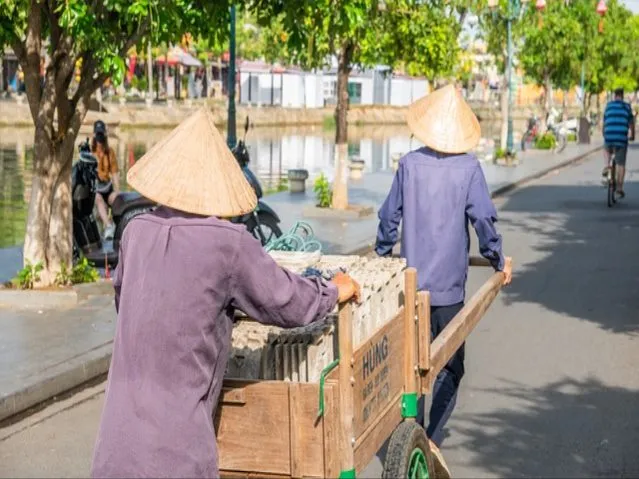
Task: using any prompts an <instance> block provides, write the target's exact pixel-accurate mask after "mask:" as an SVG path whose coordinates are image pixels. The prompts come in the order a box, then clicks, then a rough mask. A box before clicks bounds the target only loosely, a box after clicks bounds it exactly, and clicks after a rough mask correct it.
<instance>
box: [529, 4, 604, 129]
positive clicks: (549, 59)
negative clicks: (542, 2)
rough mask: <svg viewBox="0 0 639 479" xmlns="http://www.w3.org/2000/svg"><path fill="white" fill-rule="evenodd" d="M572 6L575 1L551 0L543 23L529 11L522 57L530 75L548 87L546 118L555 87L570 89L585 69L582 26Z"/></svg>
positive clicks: (546, 91) (532, 11)
mask: <svg viewBox="0 0 639 479" xmlns="http://www.w3.org/2000/svg"><path fill="white" fill-rule="evenodd" d="M572 8H573V4H572V3H569V4H566V3H565V2H548V4H547V7H546V9H545V10H544V11H543V13H542V15H543V17H542V23H538V22H537V12H535V11H534V10H529V11H528V12H527V13H526V18H525V21H526V23H525V26H524V37H525V41H524V44H523V46H522V48H521V54H520V60H521V64H522V66H523V68H524V71H525V72H526V75H527V76H528V77H529V78H530V79H532V80H533V81H534V82H535V83H536V84H537V85H539V86H541V87H543V89H544V96H545V102H544V118H545V116H546V114H547V113H548V111H549V110H550V106H551V102H552V87H553V86H556V87H558V88H562V89H565V90H567V89H570V87H572V86H573V85H575V84H576V79H577V78H578V77H579V72H580V71H581V62H580V61H579V55H578V42H577V41H576V39H578V38H579V37H580V36H581V25H580V24H579V21H578V19H577V18H576V17H575V15H574V14H573V13H572ZM592 8H593V11H594V7H592Z"/></svg>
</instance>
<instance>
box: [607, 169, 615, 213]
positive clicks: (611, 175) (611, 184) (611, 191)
mask: <svg viewBox="0 0 639 479" xmlns="http://www.w3.org/2000/svg"><path fill="white" fill-rule="evenodd" d="M616 173H617V172H616V168H615V161H614V158H613V160H612V164H611V166H610V168H609V169H608V208H612V205H614V204H615V203H616V200H615V189H616V187H617V180H616Z"/></svg>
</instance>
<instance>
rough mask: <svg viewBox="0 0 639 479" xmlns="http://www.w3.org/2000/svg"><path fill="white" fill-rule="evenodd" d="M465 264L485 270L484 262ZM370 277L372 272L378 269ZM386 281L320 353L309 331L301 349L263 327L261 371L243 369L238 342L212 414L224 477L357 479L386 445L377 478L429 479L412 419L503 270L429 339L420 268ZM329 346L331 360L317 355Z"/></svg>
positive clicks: (343, 310)
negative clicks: (265, 335) (265, 334)
mask: <svg viewBox="0 0 639 479" xmlns="http://www.w3.org/2000/svg"><path fill="white" fill-rule="evenodd" d="M335 258H339V257H333V259H335ZM342 258H353V257H342ZM378 260H381V261H384V260H383V259H378ZM386 261H391V260H386ZM394 261H397V260H394ZM509 261H510V260H509ZM380 264H381V263H380ZM470 264H471V266H489V264H488V262H487V261H485V260H483V259H480V258H471V261H470ZM396 269H397V268H396ZM373 270H374V276H378V273H379V271H380V269H379V265H377V266H374V267H373ZM349 272H350V271H349ZM351 274H353V275H354V276H356V275H355V274H354V273H351ZM380 274H381V273H380ZM386 277H387V280H386V283H385V284H383V285H382V286H381V287H380V285H379V284H373V285H372V287H370V288H368V291H369V293H370V294H368V300H367V298H366V297H365V295H364V296H363V298H364V301H363V304H362V305H354V304H351V303H348V304H344V305H342V306H340V308H339V311H338V312H337V314H336V318H335V319H334V322H333V326H331V327H330V328H329V329H330V331H331V334H329V335H328V336H327V333H326V327H324V330H323V333H322V334H323V335H324V336H323V339H324V343H326V344H324V346H322V347H323V348H324V349H322V347H319V349H318V347H315V346H317V342H315V343H313V341H312V340H311V341H309V340H308V337H310V336H312V334H310V335H309V334H308V332H307V333H305V336H304V337H306V338H307V340H306V343H305V344H302V343H299V342H298V343H295V341H293V340H292V339H290V338H291V336H279V334H280V333H283V331H284V330H280V331H278V332H276V333H273V328H271V329H269V333H268V337H269V338H270V339H269V340H267V341H265V342H264V343H262V344H263V345H264V344H266V346H263V347H261V348H260V351H259V354H260V356H259V359H257V360H256V361H257V362H259V363H260V365H259V370H260V371H259V372H257V373H256V372H255V371H253V372H252V373H247V371H250V370H251V367H249V366H250V365H249V364H248V362H247V361H248V358H249V355H250V354H246V353H247V351H248V350H249V349H250V348H246V347H241V348H238V347H236V345H235V342H234V348H235V349H236V350H235V352H236V353H237V352H238V351H240V353H238V354H235V356H232V361H231V362H232V363H233V364H235V365H237V364H238V361H240V362H242V361H243V362H244V363H242V364H244V366H246V367H244V369H242V368H239V369H237V368H236V369H235V371H233V370H232V368H231V370H227V378H226V379H225V381H224V385H223V390H222V394H221V397H220V401H219V404H218V408H217V413H216V417H215V427H216V433H217V441H218V450H219V464H220V474H221V475H222V477H343V478H347V477H356V474H357V473H360V472H361V471H362V470H363V469H364V468H365V467H366V466H367V465H368V464H369V463H370V461H371V460H372V459H373V457H374V456H375V455H376V453H377V452H378V451H379V450H380V448H381V447H382V446H383V444H384V443H385V442H386V441H387V440H388V438H390V441H389V444H388V449H387V453H386V459H385V463H384V473H383V474H384V477H388V478H391V477H392V478H395V477H411V478H413V477H415V478H427V477H435V475H434V469H433V461H432V457H431V453H430V450H429V445H428V440H427V437H426V434H425V432H424V429H423V428H422V427H421V426H420V425H419V424H418V423H417V422H416V421H415V418H416V416H417V404H418V398H419V396H420V395H424V394H428V393H429V392H430V391H431V387H432V385H433V382H434V380H435V378H436V376H437V374H438V373H439V371H440V370H441V369H442V368H443V367H444V365H445V364H446V363H447V362H448V360H449V359H450V358H451V357H452V355H453V354H454V352H455V351H456V350H457V349H458V348H459V347H460V346H461V344H462V343H463V342H464V340H465V339H466V337H467V336H468V335H469V334H470V332H471V331H472V329H473V328H474V327H475V325H476V324H477V323H478V322H479V320H480V319H481V318H482V316H483V315H484V313H485V312H486V310H487V309H488V308H489V306H490V305H491V303H492V302H493V300H494V299H495V297H496V296H497V294H498V293H499V291H500V289H501V287H502V284H503V280H504V275H503V273H495V274H493V275H492V276H491V277H490V279H488V280H487V281H486V282H485V283H484V284H483V286H482V287H481V288H480V289H479V291H477V292H476V293H475V294H474V295H473V296H472V297H471V299H470V300H469V301H468V302H467V303H466V305H465V306H464V308H463V309H462V310H461V311H460V313H459V314H458V315H457V316H456V317H455V318H454V319H453V320H452V321H451V323H450V324H449V325H448V326H447V327H446V328H445V329H444V331H442V333H441V334H440V335H439V336H438V337H437V338H435V340H434V341H432V342H431V340H430V339H431V338H430V296H429V293H428V292H426V291H424V292H418V291H417V288H416V285H417V273H416V271H415V270H414V269H412V268H408V269H406V268H405V265H404V266H401V268H400V270H399V274H394V275H393V274H392V273H391V275H390V279H388V277H389V276H388V274H387V275H386ZM356 279H359V280H360V281H364V283H366V278H361V277H360V278H356ZM384 287H385V288H386V289H384ZM364 289H366V288H364ZM382 290H384V291H386V293H384V294H382V292H383V291H382ZM389 291H390V294H389ZM395 296H397V299H396V298H395ZM389 298H390V301H389ZM367 301H368V302H369V303H370V304H369V305H368V306H366V305H365V303H366V302H367ZM384 301H385V302H386V304H383V303H384ZM393 305H394V307H393ZM380 311H382V313H380ZM375 316H377V317H376V318H375ZM385 318H388V319H385ZM252 324H254V325H256V324H257V323H252ZM367 327H368V329H367ZM275 329H277V328H275ZM369 333H370V334H369ZM274 337H277V339H275V340H273V338H274ZM282 337H284V339H282ZM296 337H297V338H299V335H298V336H296ZM286 338H288V339H286ZM327 338H329V340H327ZM234 341H235V340H234ZM354 344H355V347H354ZM327 346H328V347H331V346H332V347H333V348H334V350H335V355H334V356H330V355H329V356H327V355H326V354H324V355H322V354H320V353H322V352H323V353H326V351H327V348H326V347H327ZM318 351H319V353H318ZM249 353H250V351H249ZM238 358H239V359H238ZM322 361H323V362H322ZM254 362H255V361H254ZM311 363H315V364H316V365H315V367H314V366H313V364H311ZM318 364H319V365H320V366H321V370H320V369H318V367H317V365H318ZM253 369H255V368H253ZM318 371H319V375H318V374H317V372H318ZM229 376H231V377H238V376H244V377H243V378H230V377H229ZM247 376H248V377H253V378H254V379H246V377H247ZM255 378H257V379H255ZM265 378H266V379H265Z"/></svg>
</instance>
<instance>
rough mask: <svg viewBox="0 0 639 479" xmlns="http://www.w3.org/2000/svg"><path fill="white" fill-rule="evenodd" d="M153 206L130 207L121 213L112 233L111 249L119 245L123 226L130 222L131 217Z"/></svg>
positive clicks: (150, 209) (146, 211)
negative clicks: (120, 217)
mask: <svg viewBox="0 0 639 479" xmlns="http://www.w3.org/2000/svg"><path fill="white" fill-rule="evenodd" d="M154 209H155V206H153V207H148V206H147V207H144V208H132V209H130V210H128V211H127V212H126V213H124V214H123V215H122V219H121V220H120V222H119V223H118V225H117V226H116V228H115V234H114V235H113V249H115V250H116V252H117V249H116V248H118V247H119V246H120V241H121V240H122V235H123V234H124V228H126V226H127V225H128V224H129V223H130V222H131V220H132V219H133V218H135V217H136V216H139V215H142V214H144V213H148V212H149V211H153V210H154ZM116 243H117V244H116Z"/></svg>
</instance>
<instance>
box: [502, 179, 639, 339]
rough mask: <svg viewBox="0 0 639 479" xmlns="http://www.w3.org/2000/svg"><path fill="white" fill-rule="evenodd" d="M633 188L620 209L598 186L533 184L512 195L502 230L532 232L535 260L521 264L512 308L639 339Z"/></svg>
mask: <svg viewBox="0 0 639 479" xmlns="http://www.w3.org/2000/svg"><path fill="white" fill-rule="evenodd" d="M631 173H633V174H634V175H637V176H639V170H634V171H632V172H631ZM584 183H585V182H584ZM625 190H626V194H627V196H626V198H625V199H624V200H623V201H622V202H621V203H619V204H618V205H616V206H615V207H613V208H608V207H607V205H606V192H605V189H604V188H603V187H601V186H595V185H593V184H592V181H590V183H589V184H582V185H566V184H561V185H553V184H541V185H533V186H529V187H527V188H525V189H522V190H520V191H518V192H517V193H516V194H514V195H512V196H510V197H509V198H508V199H507V200H506V202H505V203H504V204H503V205H502V207H501V208H500V225H502V227H504V228H505V229H506V230H507V229H508V228H512V227H516V228H518V229H520V228H521V229H523V230H524V231H526V232H527V235H526V243H529V244H530V248H531V249H532V253H531V254H532V256H533V257H534V260H533V261H527V262H526V264H523V265H517V267H516V271H515V276H514V279H513V283H512V285H511V286H510V287H509V288H507V289H506V290H504V295H505V296H504V297H505V300H506V301H507V303H513V302H529V303H537V304H540V305H542V306H543V307H545V308H547V309H549V310H552V311H556V312H559V313H563V314H567V315H570V316H572V317H575V318H580V319H584V320H587V321H592V322H595V323H597V324H598V325H599V326H600V327H601V328H603V329H605V330H609V331H613V332H617V333H634V334H636V333H639V315H637V313H636V311H638V310H639V275H638V274H637V269H636V268H637V264H639V183H637V182H629V183H627V184H626V188H625Z"/></svg>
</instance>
